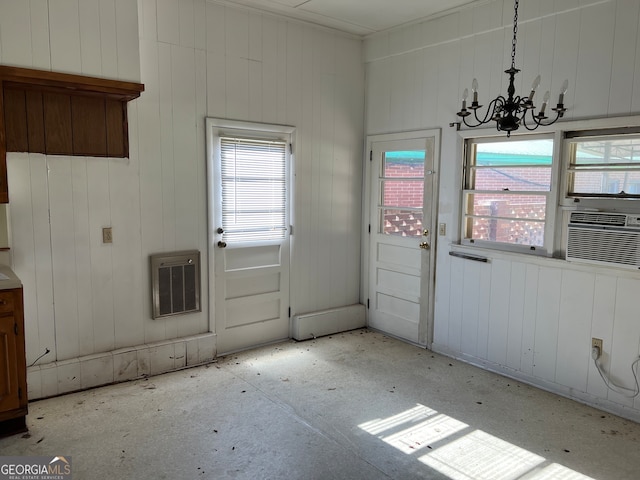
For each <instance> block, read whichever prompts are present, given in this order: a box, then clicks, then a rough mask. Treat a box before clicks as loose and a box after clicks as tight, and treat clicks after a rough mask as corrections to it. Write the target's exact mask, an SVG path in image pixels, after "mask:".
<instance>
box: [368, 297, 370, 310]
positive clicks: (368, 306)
mask: <svg viewBox="0 0 640 480" xmlns="http://www.w3.org/2000/svg"><path fill="white" fill-rule="evenodd" d="M369 306H370V303H369V299H368V298H367V310H368V309H369Z"/></svg>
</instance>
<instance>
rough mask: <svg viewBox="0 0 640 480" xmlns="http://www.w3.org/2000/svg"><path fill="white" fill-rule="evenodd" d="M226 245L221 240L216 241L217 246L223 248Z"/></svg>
mask: <svg viewBox="0 0 640 480" xmlns="http://www.w3.org/2000/svg"><path fill="white" fill-rule="evenodd" d="M226 246H227V242H223V241H222V240H221V241H219V242H218V248H225V247H226Z"/></svg>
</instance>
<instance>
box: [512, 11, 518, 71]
mask: <svg viewBox="0 0 640 480" xmlns="http://www.w3.org/2000/svg"><path fill="white" fill-rule="evenodd" d="M519 4H520V1H519V0H515V6H514V14H513V40H511V68H515V66H516V42H517V35H518V5H519Z"/></svg>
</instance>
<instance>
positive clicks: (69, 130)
mask: <svg viewBox="0 0 640 480" xmlns="http://www.w3.org/2000/svg"><path fill="white" fill-rule="evenodd" d="M0 87H1V88H0V92H1V93H2V94H1V95H0V203H7V202H8V200H9V197H8V186H7V171H6V169H7V166H6V152H30V153H44V154H48V155H80V156H93V157H128V156H129V135H128V126H127V102H128V101H130V100H133V99H134V98H137V97H139V96H140V94H141V92H143V91H144V85H142V84H139V83H132V82H122V81H117V80H108V79H103V78H95V77H86V76H82V75H69V74H63V73H56V72H48V71H41V70H31V69H26V68H17V67H7V66H0Z"/></svg>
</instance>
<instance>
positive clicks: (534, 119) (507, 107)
mask: <svg viewBox="0 0 640 480" xmlns="http://www.w3.org/2000/svg"><path fill="white" fill-rule="evenodd" d="M519 3H520V2H519V0H515V5H514V12H515V13H514V16H513V41H512V43H511V68H510V69H508V70H505V71H504V73H506V74H507V75H509V88H508V89H507V93H508V96H507V98H505V97H503V96H502V95H500V96H498V97H496V98H494V99H493V100H491V102H490V103H489V106H488V107H487V113H486V114H485V115H484V117H483V118H480V117H478V109H480V108H482V105H480V104H478V80H476V79H475V78H474V79H473V82H472V83H471V92H472V93H473V100H472V102H471V105H470V106H469V107H467V98H468V97H469V90H468V89H466V88H465V89H464V93H463V94H462V108H461V109H460V111H459V112H458V113H457V115H458V116H459V117H461V118H462V123H464V124H465V125H466V126H467V127H479V126H480V125H484V124H486V123H489V122H491V121H494V122H496V127H497V129H498V130H500V131H504V132H507V137H509V136H510V135H511V132H513V131H514V130H517V129H518V128H520V126H521V125H523V126H524V127H525V128H526V129H527V130H535V129H536V128H538V127H539V126H540V125H543V126H547V125H552V124H554V123H555V122H557V121H558V119H559V118H561V117H562V116H563V115H564V112H566V111H567V109H566V108H565V107H564V94H565V93H567V88H568V86H569V81H568V80H565V81H564V82H563V83H562V87H561V88H560V96H559V97H558V104H557V106H556V107H555V108H552V109H551V110H553V111H554V112H555V118H553V119H552V120H549V117H548V116H547V115H546V110H547V105H548V103H549V92H548V91H547V92H546V93H545V94H544V97H543V98H542V106H541V107H540V110H539V111H538V113H535V110H536V106H535V105H534V104H533V96H534V95H535V93H536V89H537V88H538V86H539V85H540V75H538V76H537V77H536V78H535V80H534V81H533V84H532V85H531V92H529V95H528V96H526V97H520V96H515V93H516V88H515V86H514V85H513V83H514V80H515V76H516V73H518V72H520V70H519V69H517V68H516V42H517V38H516V37H517V33H518V5H519ZM469 110H473V116H474V118H475V123H468V122H467V117H468V116H469V115H471V112H470V111H469ZM527 113H529V119H530V120H529V123H527ZM452 125H453V124H452ZM458 125H459V124H458Z"/></svg>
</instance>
